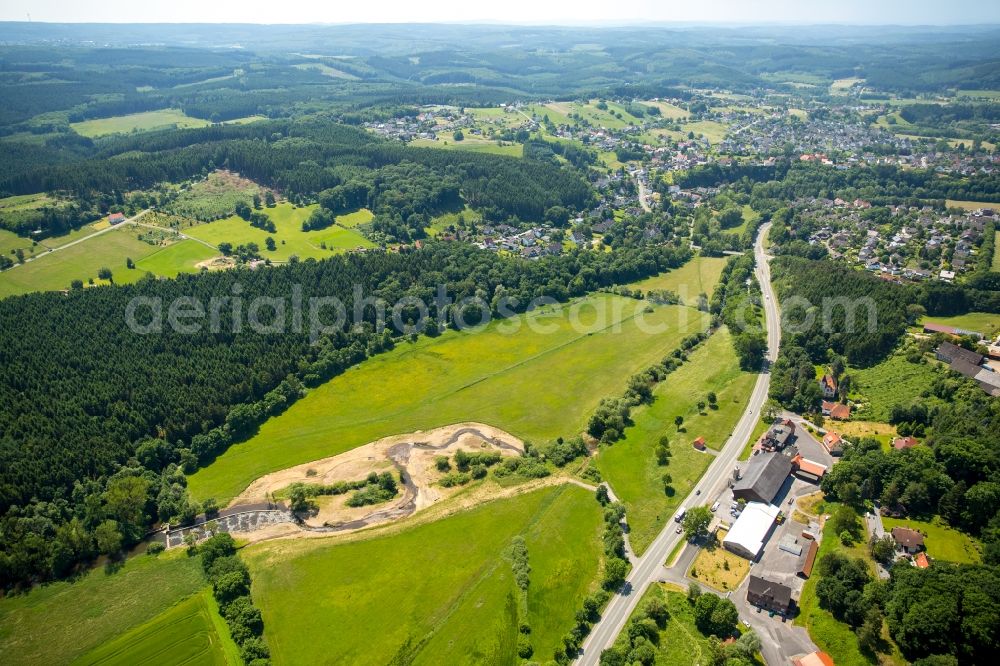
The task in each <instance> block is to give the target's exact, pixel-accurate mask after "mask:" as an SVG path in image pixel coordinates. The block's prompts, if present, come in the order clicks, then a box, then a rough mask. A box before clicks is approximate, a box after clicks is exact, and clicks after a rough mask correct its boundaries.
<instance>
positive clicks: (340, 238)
mask: <svg viewBox="0 0 1000 666" xmlns="http://www.w3.org/2000/svg"><path fill="white" fill-rule="evenodd" d="M316 207H317V205H316V204H313V205H311V206H303V207H297V206H294V205H292V204H290V203H287V202H285V203H279V204H278V205H276V206H275V207H273V208H264V209H263V211H264V212H265V213H266V214H267V216H268V217H270V218H271V219H272V220H273V221H274V225H275V227H277V231H275V233H271V232H269V231H264V230H263V229H258V228H256V227H252V226H250V223H249V222H247V221H246V220H244V219H243V218H241V217H238V216H236V215H232V216H230V217H227V218H225V219H222V220H217V221H215V222H208V223H206V224H201V225H197V226H193V227H191V228H189V229H185V230H184V233H185V234H186V235H188V236H191V237H192V238H197V239H200V240H202V241H205V242H206V243H209V244H210V245H214V246H216V247H218V245H219V244H220V243H232V244H233V245H234V246H236V245H241V244H244V243H250V242H253V243H256V244H257V245H258V247H259V248H260V253H261V256H262V257H264V258H265V259H270V260H272V261H274V262H285V261H288V260H289V258H291V257H292V256H297V257H298V258H300V259H308V258H310V257H312V258H315V259H322V258H324V257H329V256H330V255H331V254H332V253H334V252H336V251H338V250H351V249H355V248H362V247H365V248H367V247H374V245H373V244H372V242H371V241H369V240H368V239H367V238H365V237H364V236H362V235H361V233H360V232H358V231H357V230H356V229H355V228H347V227H344V226H340V220H341V219H345V220H346V223H347V224H350V225H352V226H353V227H356V226H357V225H358V224H361V223H362V221H363V220H365V219H366V217H367V219H371V213H368V212H367V211H357V212H355V213H351V214H349V215H344V216H341V217H339V218H338V223H337V224H335V225H333V226H331V227H327V228H326V229H317V230H315V231H302V223H303V222H304V221H305V220H306V219H308V218H309V216H310V215H311V214H312V212H313V211H314V210H315V209H316ZM269 236H271V237H273V238H274V240H275V242H276V244H277V245H276V247H275V249H274V251H273V252H272V251H268V250H267V249H266V247H265V241H266V239H267V238H268V237H269Z"/></svg>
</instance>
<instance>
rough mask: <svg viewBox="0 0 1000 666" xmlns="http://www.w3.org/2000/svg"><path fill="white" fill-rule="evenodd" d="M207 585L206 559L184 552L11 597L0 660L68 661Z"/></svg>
mask: <svg viewBox="0 0 1000 666" xmlns="http://www.w3.org/2000/svg"><path fill="white" fill-rule="evenodd" d="M204 587H205V576H204V574H203V573H202V570H201V562H200V560H198V559H197V558H190V557H188V556H187V554H186V553H184V552H183V550H182V549H178V550H177V551H174V552H167V553H163V554H161V555H159V556H157V557H150V556H147V555H139V556H136V557H133V558H131V559H129V560H127V561H126V562H125V563H124V565H123V566H122V567H121V568H120V569H117V570H114V569H110V570H107V569H105V568H101V567H98V568H94V569H92V570H90V571H88V572H86V573H84V574H83V575H81V576H80V577H79V578H77V579H75V580H73V581H63V582H57V583H49V584H46V585H44V586H38V587H35V588H34V589H32V590H31V591H29V592H26V593H24V594H13V595H9V596H6V597H4V598H2V599H0V662H2V663H5V664H26V665H29V664H39V665H44V666H48V665H49V664H68V663H70V662H72V661H74V660H76V659H79V658H80V657H82V656H83V655H85V654H87V653H89V652H90V651H91V650H94V649H95V648H97V647H98V646H100V645H103V644H105V643H107V642H109V641H113V640H115V639H117V638H118V637H121V636H123V635H125V634H126V633H127V632H128V631H129V630H130V629H132V628H133V627H137V626H139V625H142V624H144V623H146V622H149V621H152V620H153V619H154V618H156V617H157V616H159V615H160V614H161V613H162V612H163V610H164V609H165V608H169V607H170V606H172V605H173V604H175V603H176V602H177V601H178V600H180V599H183V598H185V597H188V596H191V595H194V594H196V593H198V592H199V591H200V590H202V589H203V588H204ZM56 627H58V631H53V628H56Z"/></svg>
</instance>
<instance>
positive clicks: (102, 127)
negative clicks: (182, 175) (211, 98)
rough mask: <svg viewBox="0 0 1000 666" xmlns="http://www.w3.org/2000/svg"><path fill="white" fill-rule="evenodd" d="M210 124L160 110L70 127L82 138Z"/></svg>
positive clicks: (182, 114) (168, 110) (176, 110)
mask: <svg viewBox="0 0 1000 666" xmlns="http://www.w3.org/2000/svg"><path fill="white" fill-rule="evenodd" d="M211 124H212V123H210V122H209V121H207V120H203V119H201V118H192V117H191V116H188V115H185V113H184V112H183V111H181V110H180V109H162V110H160V111H145V112H143V113H131V114H129V115H127V116H113V117H111V118H95V119H93V120H84V121H82V122H79V123H70V127H72V128H73V130H74V131H75V132H76V133H77V134H80V135H82V136H86V137H96V136H104V135H106V134H119V133H123V132H145V131H149V130H155V129H166V128H168V127H176V128H178V129H183V128H186V127H205V126H207V125H211Z"/></svg>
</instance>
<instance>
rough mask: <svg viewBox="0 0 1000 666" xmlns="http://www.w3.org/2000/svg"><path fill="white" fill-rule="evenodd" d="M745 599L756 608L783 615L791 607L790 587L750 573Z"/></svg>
mask: <svg viewBox="0 0 1000 666" xmlns="http://www.w3.org/2000/svg"><path fill="white" fill-rule="evenodd" d="M747 601H748V602H750V604H751V605H753V606H756V607H758V608H764V609H766V610H770V611H774V612H776V613H781V614H782V615H785V614H787V613H788V611H789V610H790V609H791V607H792V589H791V588H790V587H788V586H787V585H782V584H781V583H777V582H774V581H770V580H767V579H766V578H761V577H760V576H756V575H753V574H751V575H750V585H749V586H748V587H747Z"/></svg>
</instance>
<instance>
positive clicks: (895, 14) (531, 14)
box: [0, 0, 1000, 24]
mask: <svg viewBox="0 0 1000 666" xmlns="http://www.w3.org/2000/svg"><path fill="white" fill-rule="evenodd" d="M29 14H30V17H31V20H33V21H52V22H115V23H153V22H171V23H192V22H206V23H219V22H225V23H376V22H377V23H385V22H412V21H419V22H424V23H429V22H438V21H448V22H461V21H497V22H505V23H558V24H574V23H593V22H614V23H638V22H642V21H684V22H731V23H760V22H772V23H773V22H794V23H803V22H806V23H875V24H886V23H895V24H970V23H1000V0H628V1H626V2H614V1H609V0H573V1H571V2H570V1H567V0H492V1H489V0H369V1H367V2H366V1H360V2H359V1H357V0H348V1H346V2H345V1H344V0H284V1H281V2H275V1H274V0H166V1H165V2H155V1H154V2H148V1H146V2H143V1H141V0H140V1H136V0H100V2H80V1H79V0H76V1H71V0H3V2H2V3H0V20H5V21H24V20H27V18H28V15H29Z"/></svg>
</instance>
